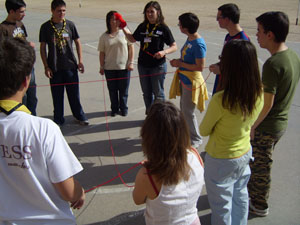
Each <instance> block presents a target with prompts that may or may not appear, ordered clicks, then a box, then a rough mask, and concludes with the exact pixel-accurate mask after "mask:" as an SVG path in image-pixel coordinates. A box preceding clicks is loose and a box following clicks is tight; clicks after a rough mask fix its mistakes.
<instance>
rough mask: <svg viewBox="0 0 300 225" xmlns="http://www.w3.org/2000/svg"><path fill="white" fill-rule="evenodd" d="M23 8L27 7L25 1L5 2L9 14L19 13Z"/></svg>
mask: <svg viewBox="0 0 300 225" xmlns="http://www.w3.org/2000/svg"><path fill="white" fill-rule="evenodd" d="M21 7H26V3H25V2H24V1H23V0H6V1H5V8H6V11H7V13H9V11H10V10H13V11H17V10H18V9H19V8H21Z"/></svg>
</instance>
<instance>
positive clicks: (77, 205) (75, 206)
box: [71, 189, 85, 209]
mask: <svg viewBox="0 0 300 225" xmlns="http://www.w3.org/2000/svg"><path fill="white" fill-rule="evenodd" d="M84 201H85V193H84V189H82V195H81V196H80V198H79V199H78V200H76V201H74V202H71V207H72V208H73V209H80V208H81V207H82V206H83V204H84Z"/></svg>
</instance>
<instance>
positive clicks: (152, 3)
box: [143, 1, 165, 24]
mask: <svg viewBox="0 0 300 225" xmlns="http://www.w3.org/2000/svg"><path fill="white" fill-rule="evenodd" d="M150 7H153V8H155V9H156V10H157V16H158V18H157V23H159V24H165V18H164V16H163V13H162V11H161V7H160V4H159V3H158V2H157V1H150V2H148V3H147V4H146V5H145V8H144V11H143V14H144V23H149V21H148V19H147V15H146V11H147V9H148V8H150Z"/></svg>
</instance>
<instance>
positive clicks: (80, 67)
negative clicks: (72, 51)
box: [74, 38, 84, 73]
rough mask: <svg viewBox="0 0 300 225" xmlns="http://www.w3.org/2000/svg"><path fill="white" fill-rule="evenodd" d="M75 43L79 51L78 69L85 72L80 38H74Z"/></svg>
mask: <svg viewBox="0 0 300 225" xmlns="http://www.w3.org/2000/svg"><path fill="white" fill-rule="evenodd" d="M74 42H75V45H76V51H77V56H78V70H79V72H81V73H84V66H83V62H82V47H81V42H80V39H79V38H78V39H76V40H74Z"/></svg>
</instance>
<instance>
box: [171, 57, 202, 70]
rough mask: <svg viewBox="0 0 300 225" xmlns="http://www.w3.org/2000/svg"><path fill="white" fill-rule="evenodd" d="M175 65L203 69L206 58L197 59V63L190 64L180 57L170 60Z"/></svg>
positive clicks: (189, 68)
mask: <svg viewBox="0 0 300 225" xmlns="http://www.w3.org/2000/svg"><path fill="white" fill-rule="evenodd" d="M170 63H171V66H173V67H184V68H186V69H188V70H191V71H203V69H204V66H205V58H200V59H196V64H188V63H185V62H182V61H181V60H180V59H173V60H171V61H170Z"/></svg>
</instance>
